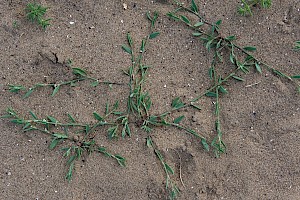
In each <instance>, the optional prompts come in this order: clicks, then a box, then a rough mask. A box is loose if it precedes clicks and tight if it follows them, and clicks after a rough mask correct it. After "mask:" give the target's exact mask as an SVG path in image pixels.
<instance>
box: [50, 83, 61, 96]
mask: <svg viewBox="0 0 300 200" xmlns="http://www.w3.org/2000/svg"><path fill="white" fill-rule="evenodd" d="M59 88H60V85H55V86H54V90H53V92H52V94H51V96H52V97H53V96H54V95H55V94H56V93H57V92H58V90H59Z"/></svg>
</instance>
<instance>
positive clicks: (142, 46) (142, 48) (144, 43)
mask: <svg viewBox="0 0 300 200" xmlns="http://www.w3.org/2000/svg"><path fill="white" fill-rule="evenodd" d="M145 45H146V42H145V39H143V40H142V44H141V48H140V52H141V53H143V52H144V51H145Z"/></svg>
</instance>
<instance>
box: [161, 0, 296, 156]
mask: <svg viewBox="0 0 300 200" xmlns="http://www.w3.org/2000/svg"><path fill="white" fill-rule="evenodd" d="M175 2H176V5H177V8H176V9H175V10H174V11H172V12H169V13H168V14H167V15H168V16H169V17H170V18H172V19H174V20H175V21H180V22H182V23H184V24H186V25H187V26H188V27H189V28H191V29H192V30H194V31H195V32H194V33H193V36H195V37H200V40H202V41H203V42H204V45H205V48H206V49H207V50H208V51H210V52H211V51H213V58H212V62H211V65H210V67H209V69H208V74H209V77H210V79H211V80H212V86H211V87H210V88H209V89H207V90H206V91H205V92H203V93H201V94H200V95H198V96H197V97H196V98H194V99H192V100H191V101H189V102H188V103H182V106H179V107H175V108H173V109H172V110H171V111H168V112H165V113H171V112H173V111H175V110H179V109H182V108H184V107H187V106H194V103H196V102H197V101H198V100H199V99H201V98H203V97H205V96H207V97H211V98H214V99H216V102H215V115H216V121H215V129H216V133H217V136H216V137H215V138H214V139H213V141H212V143H211V146H212V147H213V148H214V151H215V154H216V156H217V157H219V156H220V154H221V153H224V152H225V150H226V146H225V144H224V142H223V141H222V131H221V120H220V108H221V107H220V95H222V94H227V93H228V91H227V89H226V88H225V86H224V83H227V86H228V81H229V80H230V79H233V80H236V81H244V79H243V78H242V77H240V75H239V74H248V73H249V72H250V67H252V68H254V70H255V71H257V72H258V73H262V67H264V68H266V69H267V70H269V71H271V72H272V73H274V74H276V75H277V76H280V77H283V78H286V79H288V80H289V81H292V82H293V83H295V84H296V85H297V87H298V89H299V91H300V84H299V83H298V82H296V81H295V80H294V79H298V78H300V77H299V75H296V76H289V75H287V74H286V73H283V72H281V71H279V70H277V69H275V68H273V67H272V66H270V65H268V64H266V63H265V62H263V61H260V60H258V59H257V58H256V57H255V56H253V55H252V54H251V52H253V51H256V48H255V47H253V46H246V47H241V46H239V45H237V44H236V43H234V41H235V40H236V37H235V36H234V35H232V36H227V37H224V36H223V35H222V34H221V30H220V25H221V23H222V21H221V20H218V21H216V22H214V23H211V22H208V21H206V20H205V18H204V17H203V16H201V14H200V13H199V8H198V6H197V5H196V3H195V1H194V0H192V1H191V5H190V6H189V7H186V6H184V4H183V3H180V2H178V1H175ZM253 3H254V1H253ZM261 3H263V2H261ZM264 5H267V3H266V1H264ZM182 11H183V12H182ZM184 11H185V12H187V13H191V14H192V15H194V16H196V17H197V18H198V21H196V22H192V21H191V20H190V19H189V17H188V16H187V15H184V14H183V13H184ZM204 26H205V27H206V26H208V27H209V30H208V31H207V30H205V29H204V28H203V27H204ZM221 52H224V54H223V53H221ZM226 53H229V56H228V58H227V60H228V61H229V63H231V64H232V65H233V66H235V69H234V70H232V71H231V72H230V73H229V75H226V76H225V77H224V75H222V74H219V73H218V70H217V68H216V66H217V64H218V63H222V64H224V56H223V55H226ZM238 55H240V56H238Z"/></svg>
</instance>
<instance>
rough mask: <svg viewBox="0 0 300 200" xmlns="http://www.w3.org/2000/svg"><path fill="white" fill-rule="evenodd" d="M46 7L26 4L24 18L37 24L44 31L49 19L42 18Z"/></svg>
mask: <svg viewBox="0 0 300 200" xmlns="http://www.w3.org/2000/svg"><path fill="white" fill-rule="evenodd" d="M47 9H48V8H47V7H43V6H42V5H40V4H37V3H35V2H34V3H28V4H27V6H26V9H25V11H26V16H27V18H28V19H29V20H30V21H32V22H37V23H38V24H39V25H40V26H41V27H42V28H43V29H44V30H45V29H46V28H47V27H48V26H50V20H51V19H50V18H48V19H45V18H43V17H44V15H45V14H46V12H47Z"/></svg>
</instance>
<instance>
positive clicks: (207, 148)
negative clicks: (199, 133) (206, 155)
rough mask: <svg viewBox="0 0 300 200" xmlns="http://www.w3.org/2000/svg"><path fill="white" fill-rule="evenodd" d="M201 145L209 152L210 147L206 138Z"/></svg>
mask: <svg viewBox="0 0 300 200" xmlns="http://www.w3.org/2000/svg"><path fill="white" fill-rule="evenodd" d="M201 144H202V146H203V148H204V149H205V150H206V151H209V145H208V144H207V142H206V140H205V139H204V138H202V139H201Z"/></svg>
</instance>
